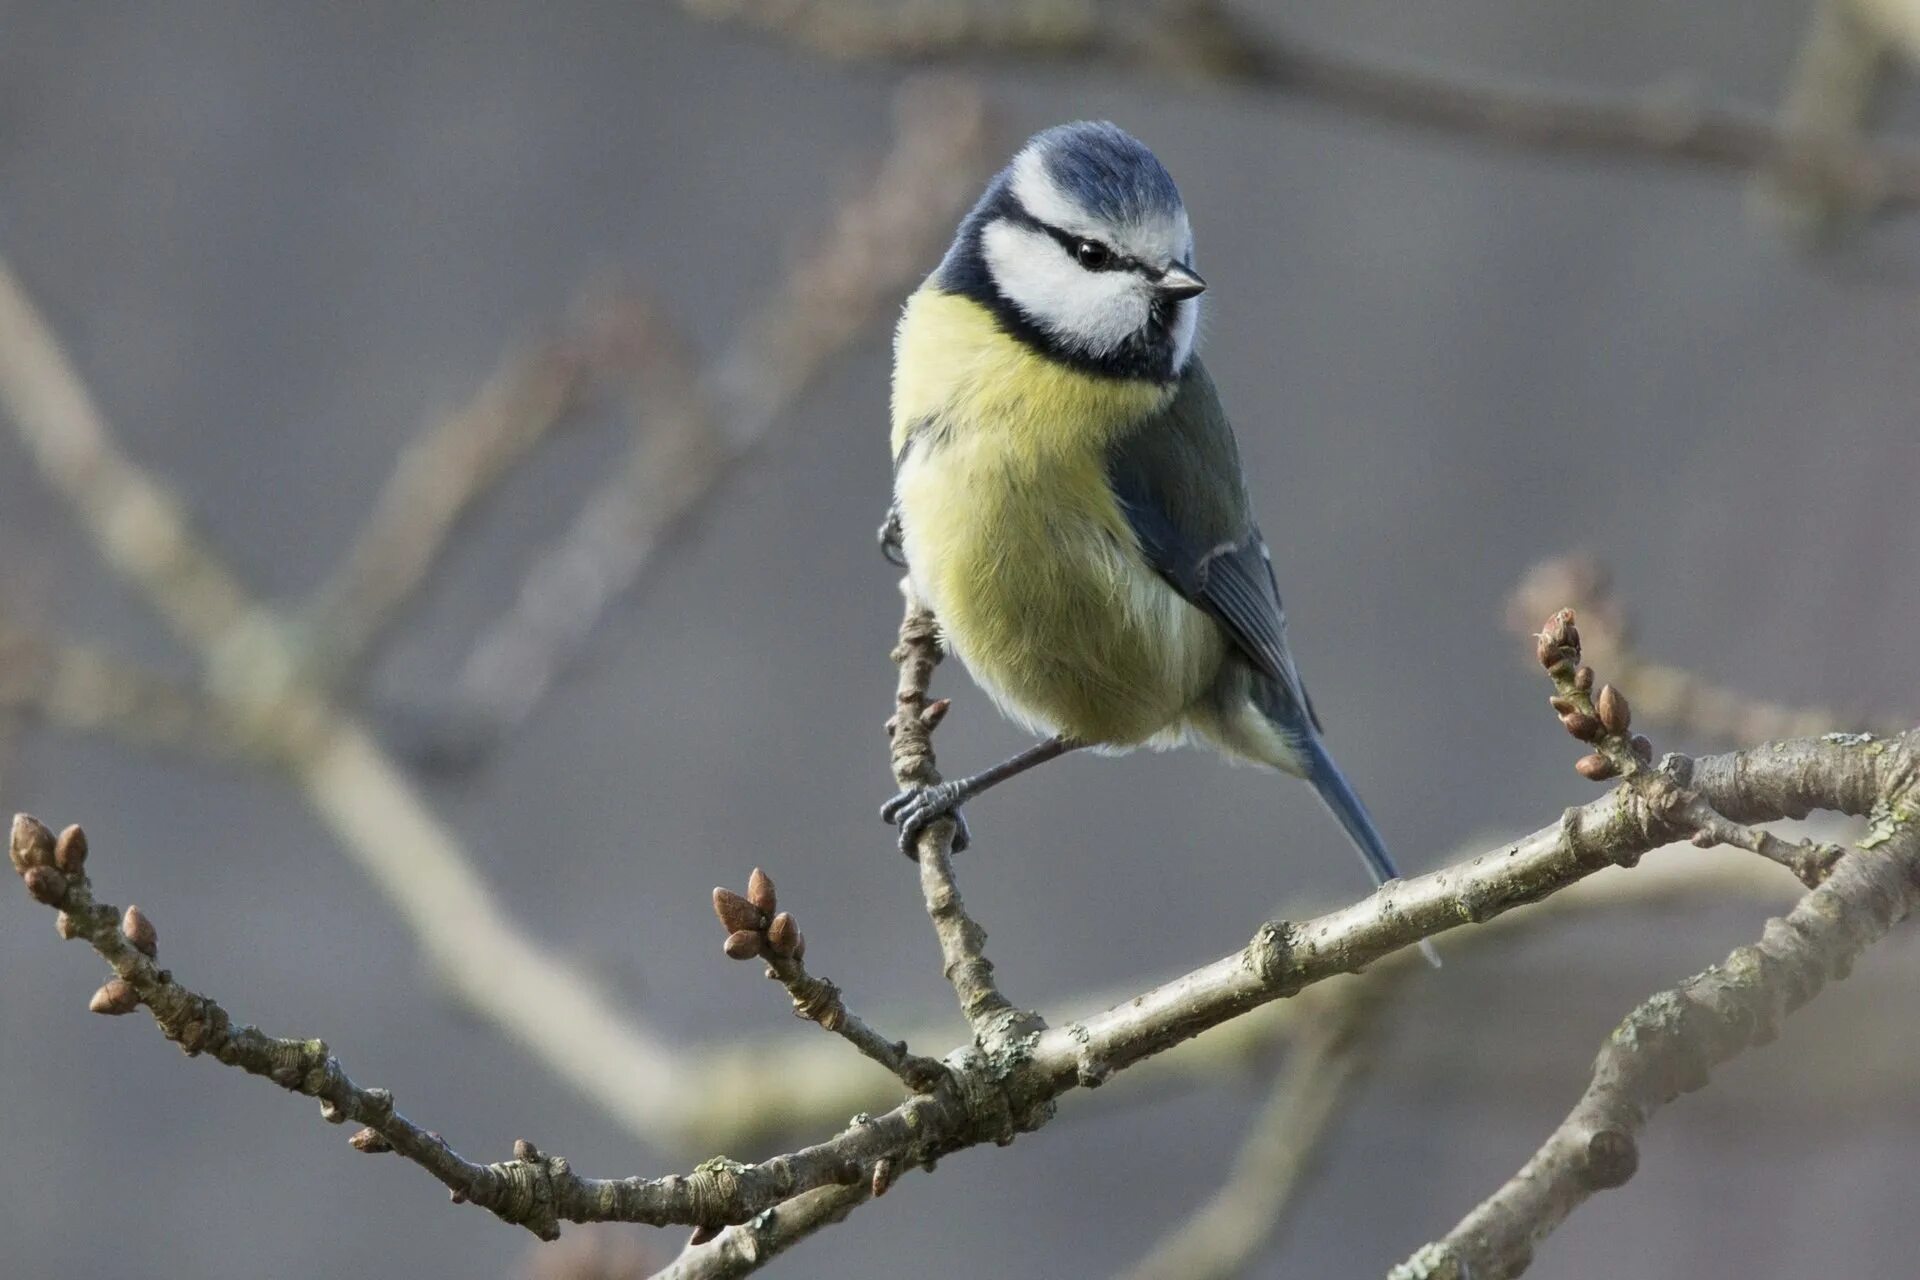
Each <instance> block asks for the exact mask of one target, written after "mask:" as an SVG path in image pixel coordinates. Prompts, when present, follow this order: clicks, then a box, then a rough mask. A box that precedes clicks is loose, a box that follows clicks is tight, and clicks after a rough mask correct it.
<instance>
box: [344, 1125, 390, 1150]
mask: <svg viewBox="0 0 1920 1280" xmlns="http://www.w3.org/2000/svg"><path fill="white" fill-rule="evenodd" d="M347 1145H348V1146H350V1147H352V1148H353V1149H354V1150H355V1151H359V1152H362V1153H364V1154H366V1155H370V1156H377V1155H381V1154H382V1153H384V1152H388V1151H391V1150H393V1144H392V1143H391V1142H388V1141H387V1139H386V1137H385V1135H383V1134H382V1133H381V1132H380V1131H379V1130H378V1129H373V1128H367V1129H362V1130H360V1132H358V1133H356V1134H354V1135H353V1136H352V1137H351V1138H348V1139H347Z"/></svg>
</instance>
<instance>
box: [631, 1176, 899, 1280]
mask: <svg viewBox="0 0 1920 1280" xmlns="http://www.w3.org/2000/svg"><path fill="white" fill-rule="evenodd" d="M875 1181H876V1179H874V1178H868V1179H865V1180H864V1181H861V1182H856V1183H854V1184H853V1185H852V1186H850V1187H822V1188H820V1189H819V1190H818V1191H809V1192H807V1193H806V1194H805V1195H801V1196H795V1197H794V1198H793V1199H791V1200H789V1201H787V1202H786V1203H785V1204H782V1205H776V1206H775V1207H773V1208H771V1209H768V1210H766V1211H765V1212H764V1213H760V1214H758V1215H756V1216H755V1217H754V1218H753V1219H752V1220H751V1221H748V1222H743V1223H741V1224H740V1225H739V1226H736V1227H728V1228H727V1229H726V1230H725V1231H722V1232H720V1233H719V1234H718V1235H717V1236H715V1237H714V1238H713V1239H712V1240H710V1241H708V1240H702V1241H701V1242H700V1243H698V1244H689V1245H688V1246H687V1247H686V1249H684V1250H683V1251H682V1252H681V1254H680V1256H679V1257H678V1258H675V1259H674V1260H673V1262H672V1263H671V1264H670V1265H669V1266H667V1267H666V1268H665V1269H664V1270H661V1271H658V1272H656V1273H655V1274H654V1277H653V1280H735V1278H736V1277H739V1276H746V1275H752V1274H753V1273H754V1272H755V1271H758V1270H759V1269H760V1268H761V1267H764V1266H765V1265H766V1264H767V1263H769V1262H771V1261H773V1260H774V1259H775V1258H777V1257H779V1256H780V1255H781V1254H783V1253H785V1252H786V1251H787V1250H789V1249H791V1248H793V1246H795V1245H797V1244H799V1243H800V1242H801V1241H802V1240H805V1239H806V1238H807V1237H808V1236H811V1235H813V1234H814V1233H815V1232H817V1231H823V1230H825V1229H826V1228H828V1227H831V1226H833V1225H834V1224H835V1223H839V1222H844V1221H846V1219H847V1215H848V1214H850V1213H852V1212H853V1211H854V1210H855V1209H857V1208H859V1207H860V1206H861V1205H863V1204H865V1203H866V1202H867V1201H869V1200H871V1199H873V1187H874V1184H875Z"/></svg>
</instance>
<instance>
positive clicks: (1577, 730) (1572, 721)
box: [1560, 711, 1600, 742]
mask: <svg viewBox="0 0 1920 1280" xmlns="http://www.w3.org/2000/svg"><path fill="white" fill-rule="evenodd" d="M1560 723H1561V724H1562V725H1564V726H1565V727H1566V730H1567V732H1568V733H1570V734H1572V735H1573V736H1574V737H1576V738H1578V739H1580V741H1582V742H1592V741H1593V740H1594V739H1595V738H1598V737H1599V736H1600V722H1599V721H1598V720H1596V719H1595V718H1594V717H1592V716H1590V715H1588V714H1587V713H1586V712H1584V711H1570V712H1568V713H1567V714H1566V715H1564V716H1561V717H1560Z"/></svg>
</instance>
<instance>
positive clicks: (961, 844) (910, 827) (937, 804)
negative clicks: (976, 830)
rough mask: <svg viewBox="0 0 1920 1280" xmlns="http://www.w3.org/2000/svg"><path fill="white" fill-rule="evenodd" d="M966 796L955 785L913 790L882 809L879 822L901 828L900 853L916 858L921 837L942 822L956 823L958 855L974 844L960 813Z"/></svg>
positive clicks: (903, 793) (938, 784)
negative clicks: (950, 819) (916, 849)
mask: <svg viewBox="0 0 1920 1280" xmlns="http://www.w3.org/2000/svg"><path fill="white" fill-rule="evenodd" d="M963 797H964V792H962V790H961V789H960V787H959V785H958V784H956V783H952V782H940V783H936V784H934V785H933V786H930V787H911V788H909V789H907V790H905V791H902V792H901V793H900V794H899V795H897V796H895V797H894V798H893V799H891V800H889V801H887V802H886V803H885V804H883V805H881V806H880V818H881V820H882V821H884V822H890V823H893V824H894V825H895V826H897V827H899V828H900V852H901V853H904V854H906V855H907V856H908V857H909V858H912V857H915V854H914V851H913V848H914V845H915V844H916V843H918V842H919V839H920V833H921V832H923V831H925V830H926V829H927V828H928V827H930V826H932V825H933V824H934V823H936V822H938V821H939V820H940V819H942V818H952V819H953V851H954V852H955V853H959V852H960V851H961V850H963V849H965V848H966V847H967V846H968V845H969V844H972V843H973V836H972V834H971V833H970V832H968V830H967V820H966V818H965V817H963V816H962V815H961V813H960V801H961V799H962V798H963Z"/></svg>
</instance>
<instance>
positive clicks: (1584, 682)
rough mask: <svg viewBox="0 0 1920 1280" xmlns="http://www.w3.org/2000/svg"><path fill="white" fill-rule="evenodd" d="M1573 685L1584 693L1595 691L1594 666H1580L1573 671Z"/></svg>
mask: <svg viewBox="0 0 1920 1280" xmlns="http://www.w3.org/2000/svg"><path fill="white" fill-rule="evenodd" d="M1573 687H1574V688H1576V689H1578V690H1579V691H1580V692H1582V693H1591V692H1593V668H1592V667H1580V668H1578V669H1577V670H1575V671H1574V673H1573Z"/></svg>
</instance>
